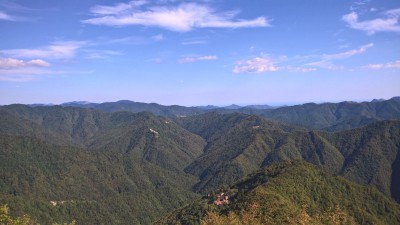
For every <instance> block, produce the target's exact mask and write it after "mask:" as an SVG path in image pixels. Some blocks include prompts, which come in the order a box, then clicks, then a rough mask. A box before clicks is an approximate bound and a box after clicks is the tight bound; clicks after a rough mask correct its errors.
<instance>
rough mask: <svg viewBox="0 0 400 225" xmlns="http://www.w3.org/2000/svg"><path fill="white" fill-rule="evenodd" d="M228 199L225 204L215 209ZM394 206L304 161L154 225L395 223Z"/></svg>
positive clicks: (275, 168) (252, 178)
mask: <svg viewBox="0 0 400 225" xmlns="http://www.w3.org/2000/svg"><path fill="white" fill-rule="evenodd" d="M222 194H223V196H228V201H225V203H222V204H220V205H217V204H218V203H217V202H218V200H219V199H221V198H223V199H225V197H219V195H222ZM399 223H400V206H399V205H398V204H397V203H395V202H394V201H393V200H391V199H389V198H388V197H386V196H385V195H383V194H382V193H380V192H379V191H377V190H376V189H374V188H372V187H366V186H361V185H357V184H355V183H352V182H349V181H347V180H345V179H344V178H341V177H337V176H332V175H329V174H328V173H326V172H323V171H322V170H320V169H318V168H317V167H315V166H313V165H311V164H308V163H304V162H299V161H296V162H293V161H290V162H283V163H278V164H274V165H272V166H269V167H267V168H265V169H263V170H260V171H258V172H255V173H253V174H251V175H249V176H247V178H244V179H243V180H241V181H239V182H238V183H236V184H235V185H233V186H231V187H230V188H228V189H226V190H221V191H218V192H216V193H212V194H211V195H210V196H205V197H203V199H202V200H200V201H198V202H195V203H192V204H189V205H187V206H186V207H184V208H182V209H179V210H176V211H175V212H173V213H171V214H169V215H167V216H165V217H164V218H162V219H161V220H159V221H158V222H157V223H156V224H399Z"/></svg>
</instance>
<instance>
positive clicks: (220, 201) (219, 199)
mask: <svg viewBox="0 0 400 225" xmlns="http://www.w3.org/2000/svg"><path fill="white" fill-rule="evenodd" d="M208 196H209V197H210V196H211V195H210V194H209V195H208ZM227 204H229V195H228V194H226V193H224V192H221V193H220V194H217V195H215V199H214V205H227Z"/></svg>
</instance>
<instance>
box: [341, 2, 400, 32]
mask: <svg viewBox="0 0 400 225" xmlns="http://www.w3.org/2000/svg"><path fill="white" fill-rule="evenodd" d="M383 15H384V17H382V18H376V19H373V20H365V21H360V20H359V14H358V13H357V12H354V11H353V12H351V13H349V14H346V15H344V16H343V17H342V20H343V21H345V22H346V23H347V24H348V26H349V27H351V28H353V29H356V30H362V31H365V32H367V34H370V35H372V34H374V33H376V32H400V24H399V18H400V8H397V9H391V10H388V11H386V12H385V13H383Z"/></svg>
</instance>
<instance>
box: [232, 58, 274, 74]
mask: <svg viewBox="0 0 400 225" xmlns="http://www.w3.org/2000/svg"><path fill="white" fill-rule="evenodd" d="M280 69H281V68H279V67H278V66H276V65H275V63H274V62H273V60H272V59H271V58H269V57H255V58H252V59H249V60H245V61H238V62H236V65H235V66H234V67H233V70H232V72H234V73H265V72H275V71H278V70H280Z"/></svg>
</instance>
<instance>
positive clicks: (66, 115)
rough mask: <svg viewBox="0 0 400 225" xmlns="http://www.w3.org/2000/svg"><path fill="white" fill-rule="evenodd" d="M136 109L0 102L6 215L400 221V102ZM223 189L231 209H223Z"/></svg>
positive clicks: (1, 197) (0, 200)
mask: <svg viewBox="0 0 400 225" xmlns="http://www.w3.org/2000/svg"><path fill="white" fill-rule="evenodd" d="M121 104H122V106H121ZM124 104H125V105H124ZM126 104H128V105H126ZM130 104H131V105H132V102H118V103H115V104H113V103H108V104H103V105H102V104H96V105H93V107H89V106H90V105H88V104H85V105H84V106H85V107H82V106H83V105H81V104H76V105H73V106H71V105H64V106H27V105H8V106H1V107H0V151H1V154H0V161H1V162H2V163H1V164H0V167H1V168H0V177H1V179H0V190H1V192H0V204H1V205H2V207H3V208H2V210H3V211H2V212H3V214H4V215H6V217H5V218H9V219H10V220H12V218H17V219H16V220H18V218H21V220H24V219H26V218H29V219H30V220H32V221H35V222H37V223H41V224H52V223H71V222H72V221H76V224H151V223H153V222H156V221H158V223H160V224H162V223H164V222H165V223H172V224H174V223H176V222H178V223H182V224H224V223H225V222H224V221H227V220H229V221H236V224H242V223H247V222H245V220H251V221H252V222H251V223H248V224H259V223H275V224H282V223H287V224H294V223H300V222H301V221H303V222H304V221H305V222H304V223H308V224H313V223H314V224H327V223H328V224H329V223H331V222H332V220H343V221H347V222H346V224H396V223H399V217H398V215H400V213H399V212H400V211H399V204H398V203H397V202H399V201H400V179H399V177H398V176H396V174H397V175H398V174H399V173H400V154H399V152H400V151H399V150H400V121H399V120H398V119H399V118H400V113H399V112H400V101H399V100H398V98H393V99H390V100H387V101H374V102H364V103H353V102H344V103H337V104H333V103H332V104H331V103H329V104H328V103H327V104H319V105H318V104H305V105H300V106H291V107H282V108H277V109H272V108H256V107H253V108H250V107H247V108H246V107H244V108H235V107H231V108H214V107H209V108H199V107H192V108H188V107H180V106H162V107H160V106H159V105H156V104H153V105H150V106H151V107H150V106H149V104H144V103H141V105H140V104H139V106H145V107H142V108H140V107H139V106H137V105H138V104H136V103H135V107H137V108H135V111H134V110H132V109H131V108H129V107H128V106H129V105H130ZM106 106H107V107H106ZM132 107H133V106H132ZM155 109H157V110H158V111H154V110H155ZM171 110H172V111H171ZM146 111H149V112H146ZM281 162H284V163H281ZM222 191H223V192H226V193H229V204H225V203H221V205H218V206H216V205H215V204H214V201H215V200H216V195H218V194H220V193H221V192H222ZM208 194H210V196H207V195H208ZM202 196H204V197H202ZM219 198H220V199H219V200H220V201H221V202H223V201H224V200H228V199H224V198H222V197H221V196H220V197H219ZM396 201H397V202H396ZM6 205H7V206H6ZM271 206H274V207H271ZM181 207H183V208H182V209H179V208H181ZM174 210H176V211H174ZM172 211H174V212H173V213H171V212H172ZM25 215H27V217H24V216H25ZM165 215H167V216H166V217H163V216H165ZM160 218H163V219H160ZM332 218H336V219H332ZM163 221H164V222H163ZM299 221H300V222H299ZM327 221H330V222H327ZM333 224H334V223H333Z"/></svg>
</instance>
